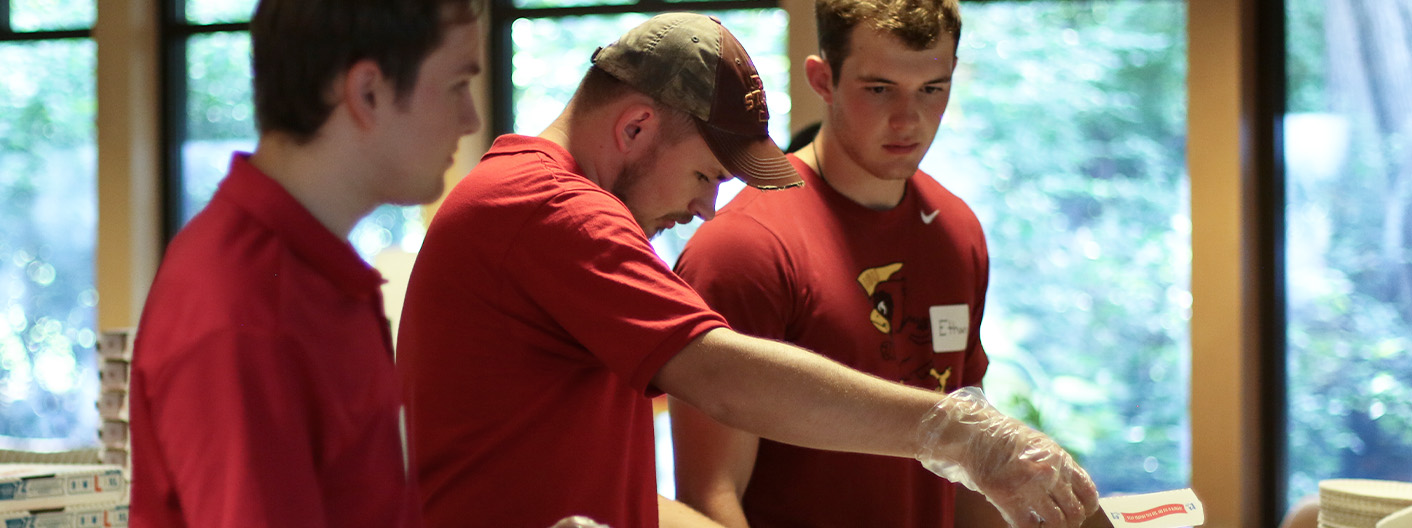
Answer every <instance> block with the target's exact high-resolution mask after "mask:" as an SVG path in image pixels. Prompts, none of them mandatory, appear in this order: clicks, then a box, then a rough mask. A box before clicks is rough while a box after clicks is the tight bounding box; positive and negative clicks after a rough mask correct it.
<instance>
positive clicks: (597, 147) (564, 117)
mask: <svg viewBox="0 0 1412 528" xmlns="http://www.w3.org/2000/svg"><path fill="white" fill-rule="evenodd" d="M605 119H610V118H609V117H607V116H601V115H596V114H595V115H583V112H582V111H580V110H578V109H576V108H575V106H574V102H573V101H572V100H571V101H570V102H569V105H568V106H567V107H566V108H565V109H564V112H563V113H561V114H559V117H558V118H555V119H554V122H553V123H550V124H549V126H548V127H547V128H545V129H544V131H543V132H540V133H539V136H538V137H539V138H540V139H544V140H546V141H549V142H551V143H554V144H555V145H559V146H560V147H562V148H563V149H564V150H565V151H566V152H568V153H569V156H572V157H573V158H574V163H575V164H577V165H578V166H579V170H580V171H582V172H583V176H584V177H585V178H588V180H589V181H591V182H593V183H594V184H597V185H598V186H599V187H602V188H604V189H611V188H612V185H613V181H605V180H612V179H614V175H616V174H618V173H619V172H620V171H619V170H618V169H616V168H614V167H612V166H610V165H611V164H612V161H613V160H614V159H617V157H616V156H611V155H606V153H609V152H610V151H611V150H612V149H613V148H614V145H613V138H612V135H611V134H610V133H605V131H604V130H602V126H601V125H602V123H605V122H608V121H604V120H605ZM594 126H598V128H597V129H593V128H592V127H594Z"/></svg>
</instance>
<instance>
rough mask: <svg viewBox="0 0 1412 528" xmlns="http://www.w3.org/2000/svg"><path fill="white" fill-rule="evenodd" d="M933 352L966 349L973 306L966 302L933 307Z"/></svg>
mask: <svg viewBox="0 0 1412 528" xmlns="http://www.w3.org/2000/svg"><path fill="white" fill-rule="evenodd" d="M931 317H932V352H935V353H938V354H939V353H942V352H959V351H962V350H965V349H966V338H967V337H969V336H970V333H971V308H970V307H969V306H966V305H964V304H948V305H940V306H933V307H931Z"/></svg>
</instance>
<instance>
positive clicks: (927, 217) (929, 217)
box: [922, 209, 941, 224]
mask: <svg viewBox="0 0 1412 528" xmlns="http://www.w3.org/2000/svg"><path fill="white" fill-rule="evenodd" d="M940 212H941V209H937V210H935V211H932V212H931V214H927V213H922V223H923V224H931V223H932V220H936V215H937V214H938V213H940Z"/></svg>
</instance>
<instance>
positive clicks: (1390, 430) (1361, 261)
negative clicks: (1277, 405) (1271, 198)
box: [1285, 0, 1412, 501]
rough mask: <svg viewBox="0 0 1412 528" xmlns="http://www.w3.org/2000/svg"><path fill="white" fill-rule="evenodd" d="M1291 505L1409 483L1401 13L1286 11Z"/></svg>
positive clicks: (1408, 271) (1411, 31)
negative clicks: (1343, 486)
mask: <svg viewBox="0 0 1412 528" xmlns="http://www.w3.org/2000/svg"><path fill="white" fill-rule="evenodd" d="M1286 14H1287V17H1288V19H1289V31H1288V39H1287V44H1286V49H1288V51H1289V57H1288V61H1287V64H1288V71H1289V82H1288V92H1289V96H1288V112H1289V113H1288V114H1287V115H1286V118H1285V165H1286V167H1287V179H1288V182H1287V185H1286V199H1287V202H1288V204H1287V209H1286V217H1285V218H1286V220H1287V226H1286V239H1287V242H1286V244H1287V251H1286V268H1287V279H1286V280H1287V292H1288V304H1289V314H1288V318H1289V326H1288V341H1289V356H1288V360H1289V361H1288V369H1289V384H1288V386H1287V391H1288V392H1287V395H1288V399H1289V458H1288V462H1289V468H1288V471H1289V497H1288V499H1289V500H1291V501H1293V500H1297V499H1298V498H1299V497H1302V496H1305V495H1309V494H1314V493H1317V492H1318V482H1319V480H1322V479H1326V478H1347V477H1359V478H1376V479H1391V480H1402V481H1412V354H1410V353H1409V347H1412V250H1409V245H1412V222H1409V210H1410V209H1412V0H1379V1H1376V2H1365V1H1358V0H1287V1H1286Z"/></svg>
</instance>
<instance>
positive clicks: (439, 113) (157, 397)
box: [131, 0, 482, 528]
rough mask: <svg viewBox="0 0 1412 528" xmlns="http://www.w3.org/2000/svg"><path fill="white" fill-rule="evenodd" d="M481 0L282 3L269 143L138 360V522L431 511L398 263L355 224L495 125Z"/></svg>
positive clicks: (437, 175) (244, 168)
mask: <svg viewBox="0 0 1412 528" xmlns="http://www.w3.org/2000/svg"><path fill="white" fill-rule="evenodd" d="M480 11H481V9H480V7H479V6H478V5H477V4H475V3H473V2H471V1H469V0H364V1H352V0H264V1H262V2H260V4H259V6H258V7H257V8H256V10H255V14H254V17H253V19H252V21H251V24H250V32H251V41H252V50H253V53H252V55H253V66H254V68H253V69H254V89H255V90H254V92H255V108H256V115H257V120H258V122H259V127H260V141H259V145H258V146H257V147H256V149H255V152H254V153H253V154H244V153H236V154H235V155H234V156H233V158H232V160H231V167H230V173H229V175H228V176H227V177H226V179H225V180H224V181H223V182H222V183H221V186H220V188H219V189H218V190H217V191H216V194H215V196H214V197H213V198H212V199H211V203H210V205H209V206H207V207H206V209H205V210H203V211H202V212H201V213H200V214H198V215H197V216H196V217H195V218H194V219H192V221H191V223H190V224H189V225H188V226H187V227H186V228H185V229H183V230H182V231H181V232H180V233H179V234H178V235H177V236H176V237H175V238H174V239H173V240H172V242H171V245H170V246H169V248H168V250H167V253H166V256H165V258H164V259H163V262H162V266H161V268H160V270H159V271H158V274H157V278H156V281H155V283H154V284H153V286H152V290H151V293H150V295H149V297H148V299H147V304H146V306H145V308H144V310H143V314H142V321H141V324H140V327H139V330H138V333H137V342H136V345H135V351H134V358H133V376H132V377H133V379H132V394H131V406H132V444H133V489H132V518H131V523H132V526H134V527H192V528H196V527H199V528H212V527H232V528H235V527H239V528H249V527H256V526H301V527H324V526H327V527H335V526H338V527H343V526H350V527H351V526H366V527H378V528H385V527H409V526H419V525H420V521H419V518H418V509H417V506H416V504H417V503H416V496H417V494H416V491H415V490H416V488H415V480H414V479H413V478H412V477H411V476H410V474H409V473H408V471H407V468H406V462H405V455H404V453H405V449H404V446H403V443H402V441H401V439H400V437H399V432H398V429H399V425H398V423H399V409H400V405H401V389H400V384H399V382H398V380H397V376H396V371H395V368H394V366H393V363H392V343H391V340H390V336H389V331H388V330H389V329H388V323H387V320H386V318H385V317H384V315H383V312H382V298H381V295H380V294H379V286H380V285H381V283H382V282H383V281H382V278H381V277H380V276H379V275H378V273H377V272H376V271H374V270H373V269H372V268H371V267H369V266H368V265H367V264H366V263H365V262H364V261H363V260H362V259H361V258H360V257H359V256H358V254H357V253H356V252H354V250H353V247H352V246H351V245H350V244H349V243H348V242H347V240H346V237H347V236H348V233H349V231H350V230H351V229H352V228H353V225H354V224H355V223H356V222H357V221H358V219H359V218H361V217H363V216H364V215H366V214H368V213H369V212H371V211H372V210H373V209H374V208H375V207H377V206H379V205H381V204H389V203H390V204H420V203H426V202H429V201H432V200H434V199H436V198H437V197H438V196H440V195H441V191H442V187H443V183H442V173H443V172H444V171H445V170H446V169H447V168H448V167H449V166H450V164H451V156H452V153H453V152H454V151H455V149H456V145H457V141H458V139H459V138H460V137H461V136H462V135H464V134H467V133H470V132H472V131H475V130H476V129H477V128H479V126H480V120H479V118H478V116H477V115H476V111H475V107H474V106H473V102H472V100H471V93H470V90H469V84H468V83H469V82H470V80H471V78H472V77H473V76H475V75H476V74H477V73H478V72H479V71H480V70H481V59H480V57H481V52H480V47H481V38H482V37H481V35H480V31H479V30H478V26H477V23H476V20H477V18H478V17H479V14H480Z"/></svg>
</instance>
